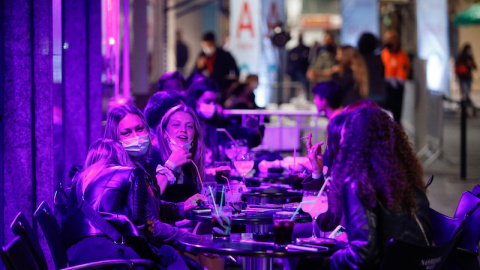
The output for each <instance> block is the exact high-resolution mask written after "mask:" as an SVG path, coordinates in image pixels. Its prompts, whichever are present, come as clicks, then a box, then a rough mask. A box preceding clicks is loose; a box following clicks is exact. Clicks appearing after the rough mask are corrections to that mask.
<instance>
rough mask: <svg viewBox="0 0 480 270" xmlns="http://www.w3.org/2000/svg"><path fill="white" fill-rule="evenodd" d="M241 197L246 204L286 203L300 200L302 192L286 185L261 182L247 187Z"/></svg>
mask: <svg viewBox="0 0 480 270" xmlns="http://www.w3.org/2000/svg"><path fill="white" fill-rule="evenodd" d="M248 189H249V190H248V191H247V192H244V193H243V197H244V198H245V199H246V201H247V203H248V204H266V203H282V204H284V203H288V202H293V201H301V200H302V196H303V192H302V191H301V190H293V189H291V188H290V186H288V185H283V184H267V183H262V184H261V185H260V187H249V188H248Z"/></svg>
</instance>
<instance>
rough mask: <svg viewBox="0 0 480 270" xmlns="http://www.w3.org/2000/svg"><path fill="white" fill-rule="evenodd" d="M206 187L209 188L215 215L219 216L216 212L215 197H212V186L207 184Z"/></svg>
mask: <svg viewBox="0 0 480 270" xmlns="http://www.w3.org/2000/svg"><path fill="white" fill-rule="evenodd" d="M208 189H210V195H211V196H212V200H213V207H214V208H215V213H217V216H220V215H219V214H218V209H217V204H216V203H215V197H213V191H212V187H211V186H208Z"/></svg>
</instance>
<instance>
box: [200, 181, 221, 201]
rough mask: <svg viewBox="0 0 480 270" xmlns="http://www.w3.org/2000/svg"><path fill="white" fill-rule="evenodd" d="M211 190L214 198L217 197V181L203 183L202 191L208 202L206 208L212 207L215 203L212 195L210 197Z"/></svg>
mask: <svg viewBox="0 0 480 270" xmlns="http://www.w3.org/2000/svg"><path fill="white" fill-rule="evenodd" d="M210 189H211V190H212V192H213V197H214V198H216V197H217V182H216V181H205V182H203V188H202V190H201V191H200V193H201V194H202V195H205V197H207V201H206V202H205V204H206V206H211V205H213V204H214V203H215V202H214V201H213V198H212V195H210Z"/></svg>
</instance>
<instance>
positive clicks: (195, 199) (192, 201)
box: [183, 194, 207, 213]
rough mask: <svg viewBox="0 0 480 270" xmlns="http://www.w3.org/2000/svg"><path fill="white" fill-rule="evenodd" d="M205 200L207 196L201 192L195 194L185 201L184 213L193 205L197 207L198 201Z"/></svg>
mask: <svg viewBox="0 0 480 270" xmlns="http://www.w3.org/2000/svg"><path fill="white" fill-rule="evenodd" d="M205 201H207V197H205V196H204V195H201V194H195V195H193V196H192V197H190V198H188V199H187V200H186V201H185V204H184V207H183V209H184V210H185V213H186V212H189V211H191V210H192V209H194V208H195V207H197V204H198V202H205Z"/></svg>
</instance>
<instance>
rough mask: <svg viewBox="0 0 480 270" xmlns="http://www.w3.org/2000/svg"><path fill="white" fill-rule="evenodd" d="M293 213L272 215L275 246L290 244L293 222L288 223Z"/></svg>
mask: <svg viewBox="0 0 480 270" xmlns="http://www.w3.org/2000/svg"><path fill="white" fill-rule="evenodd" d="M292 215H293V213H290V212H277V213H275V214H274V215H273V241H274V243H275V244H276V245H281V246H283V245H288V244H291V242H292V232H293V224H294V223H295V222H294V221H290V219H291V218H292Z"/></svg>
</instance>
